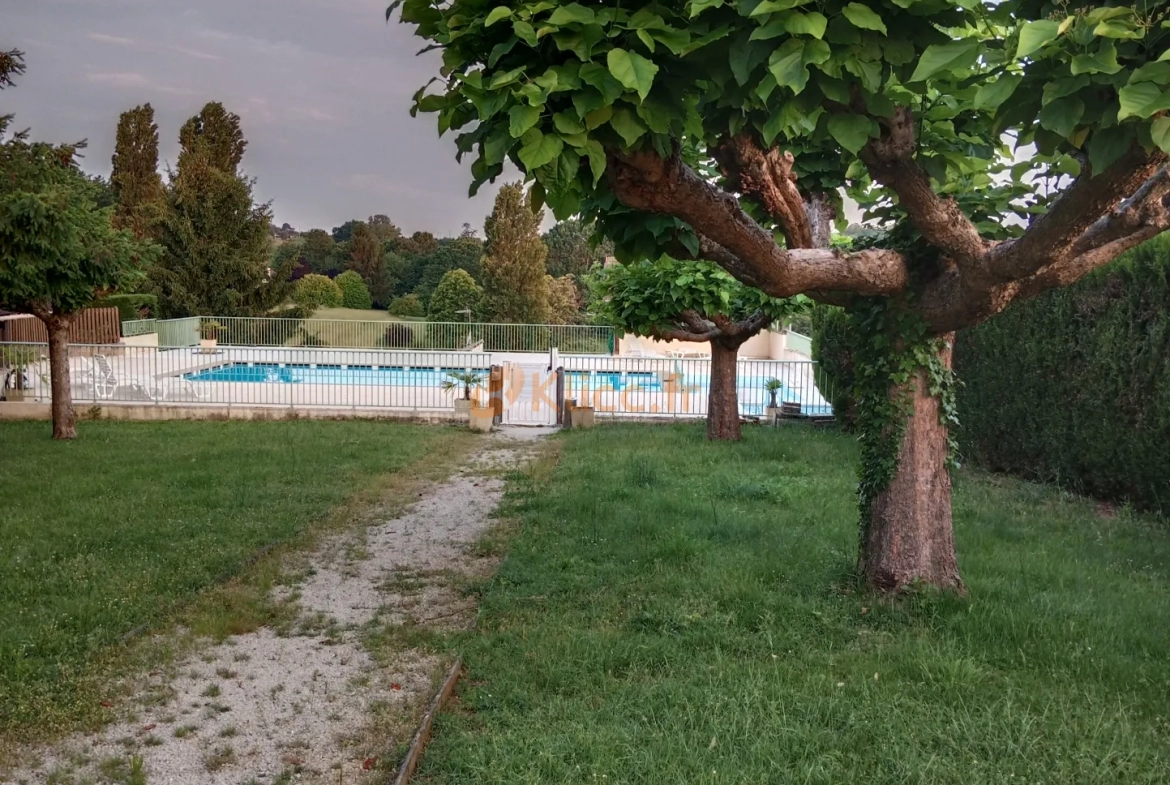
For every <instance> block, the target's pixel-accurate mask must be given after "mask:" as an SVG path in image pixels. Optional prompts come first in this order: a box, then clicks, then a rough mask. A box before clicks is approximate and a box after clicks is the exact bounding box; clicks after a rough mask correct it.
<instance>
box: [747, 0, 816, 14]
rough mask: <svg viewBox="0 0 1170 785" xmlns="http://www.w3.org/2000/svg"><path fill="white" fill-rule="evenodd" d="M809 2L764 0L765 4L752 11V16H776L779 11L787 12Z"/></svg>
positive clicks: (806, 0)
mask: <svg viewBox="0 0 1170 785" xmlns="http://www.w3.org/2000/svg"><path fill="white" fill-rule="evenodd" d="M806 2H808V0H764V2H762V3H760V4H759V5H757V6H756V7H755V8H754V9H752V13H751V15H752V16H762V15H764V14H774V13H776V12H777V11H787V10H788V9H790V8H796V7H797V6H798V5H804V3H806Z"/></svg>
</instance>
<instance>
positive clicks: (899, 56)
mask: <svg viewBox="0 0 1170 785" xmlns="http://www.w3.org/2000/svg"><path fill="white" fill-rule="evenodd" d="M882 52H883V53H884V54H885V56H886V62H888V63H889V64H890V65H906V63H912V62H914V44H912V43H910V42H909V41H903V40H902V39H900V38H887V39H886V40H885V41H882Z"/></svg>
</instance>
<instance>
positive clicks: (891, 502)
mask: <svg viewBox="0 0 1170 785" xmlns="http://www.w3.org/2000/svg"><path fill="white" fill-rule="evenodd" d="M944 339H945V341H946V343H945V347H944V348H942V349H941V350H940V351H939V360H940V361H941V365H942V368H943V369H945V370H946V371H948V372H949V371H950V367H951V345H952V341H953V335H948V336H944ZM936 392H937V391H932V390H931V382H930V378H929V374H928V372H927V370H926V369H919V370H918V371H917V372H916V373H915V374H914V376H913V378H912V379H911V380H910V382H909V383H908V384H907V385H906V386H905V387H903V388H900V389H899V388H895V389H894V390H891V393H890V394H891V396H894V397H895V398H896V399H897V400H898V402H899V405H906V404H905V402H906V398H907V397H908V398H909V407H910V411H909V416H908V421H907V423H906V433H905V436H904V438H903V441H902V447H901V450H900V451H899V453H898V468H897V470H896V471H895V473H894V476H893V479H892V480H891V481H890V483H889V485H888V486H887V487H886V488H885V489H884V490H881V491H879V492H878V493H877V494H876V495H875V496H874V498H873V500H872V502H871V505H870V508H869V515H868V520H867V521H863V529H862V535H861V553H860V557H859V561H860V565H859V566H860V572H861V574H862V575H863V576H864V578H865V583H866V585H867V586H868V587H869V588H870V589H875V590H879V591H897V590H899V589H901V588H902V587H905V586H909V585H913V584H916V583H922V584H927V585H930V586H934V587H937V588H942V589H960V590H961V589H962V587H963V581H962V578H960V576H959V567H958V563H957V562H956V560H955V537H954V529H953V527H952V522H951V475H950V471H949V468H948V451H949V447H950V445H949V440H948V434H947V426H946V425H945V424H944V422H943V418H942V417H941V416H940V415H941V414H942V410H941V408H940V407H941V406H942V402H941V400H940V398H939V397H938V395H937V394H933V393H936Z"/></svg>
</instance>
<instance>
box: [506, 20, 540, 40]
mask: <svg viewBox="0 0 1170 785" xmlns="http://www.w3.org/2000/svg"><path fill="white" fill-rule="evenodd" d="M512 32H514V33H516V35H517V37H519V39H520V40H521V41H523V42H524V43H526V44H528V45H529V46H536V43H537V38H536V30H534V29H533V28H532V25H530V24H528V23H527V22H523V21H520V20H516V21H515V22H513V23H512Z"/></svg>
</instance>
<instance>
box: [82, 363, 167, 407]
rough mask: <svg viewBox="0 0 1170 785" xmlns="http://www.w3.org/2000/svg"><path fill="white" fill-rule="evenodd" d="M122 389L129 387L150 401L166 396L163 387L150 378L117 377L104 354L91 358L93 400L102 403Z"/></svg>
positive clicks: (125, 375) (124, 375) (126, 375)
mask: <svg viewBox="0 0 1170 785" xmlns="http://www.w3.org/2000/svg"><path fill="white" fill-rule="evenodd" d="M122 387H131V388H133V389H135V390H137V391H138V392H140V393H142V394H143V395H145V396H146V397H147V398H149V399H150V400H152V401H158V400H161V399H162V398H163V396H165V395H166V387H165V385H162V384H159V382H158V380H157V379H155V378H154V377H150V376H134V375H129V374H123V375H119V374H118V373H116V372H115V371H114V369H113V367H112V366H111V365H110V360H109V358H107V357H106V356H105V355H104V354H95V355H94V356H93V393H94V397H95V398H100V399H102V400H104V401H108V400H110V399H112V398H113V397H114V396H115V395H116V394H117V392H118V390H119V389H121V388H122Z"/></svg>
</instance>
